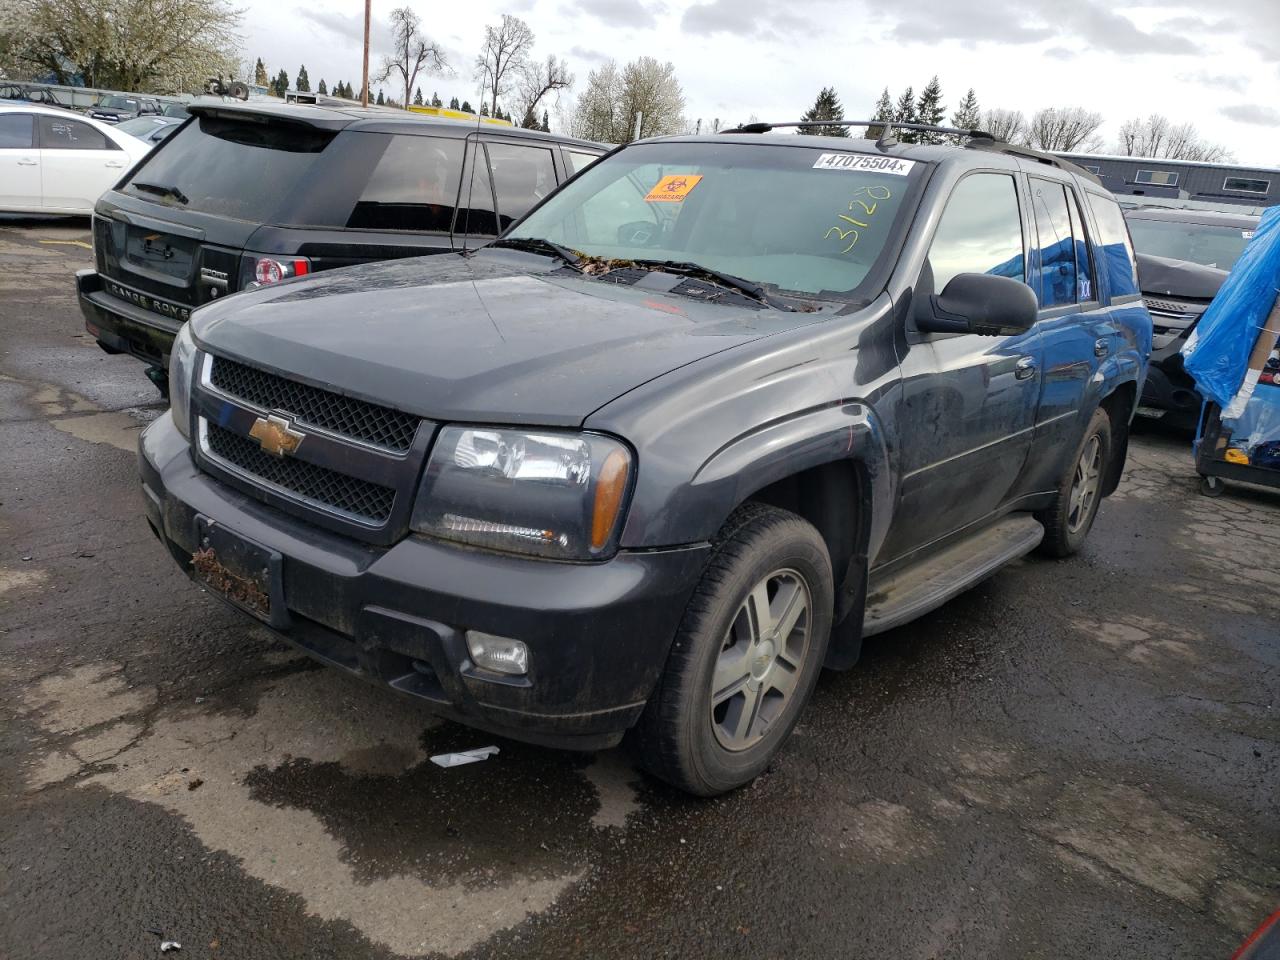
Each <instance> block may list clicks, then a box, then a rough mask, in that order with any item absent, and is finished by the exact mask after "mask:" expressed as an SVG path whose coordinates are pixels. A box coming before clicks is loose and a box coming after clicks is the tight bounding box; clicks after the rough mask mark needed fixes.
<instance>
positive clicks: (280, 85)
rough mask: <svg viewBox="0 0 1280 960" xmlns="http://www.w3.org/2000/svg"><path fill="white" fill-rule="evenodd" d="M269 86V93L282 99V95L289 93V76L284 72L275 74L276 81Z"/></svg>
mask: <svg viewBox="0 0 1280 960" xmlns="http://www.w3.org/2000/svg"><path fill="white" fill-rule="evenodd" d="M271 86H272V89H271V92H272V93H274V94H275V95H276V96H277V97H280V98H282V99H283V98H284V95H285V94H286V93H288V92H289V75H288V74H287V73H285V72H284V70H281V71H280V72H279V73H277V74H276V79H275V81H274V83H272V85H271Z"/></svg>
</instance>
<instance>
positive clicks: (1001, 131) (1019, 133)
mask: <svg viewBox="0 0 1280 960" xmlns="http://www.w3.org/2000/svg"><path fill="white" fill-rule="evenodd" d="M981 128H982V129H983V130H985V131H987V133H989V134H991V135H992V136H993V137H995V138H996V139H997V140H1003V141H1004V142H1005V143H1026V140H1027V118H1026V117H1025V116H1023V114H1022V111H1021V110H1001V109H999V108H997V109H994V110H983V111H982V123H981Z"/></svg>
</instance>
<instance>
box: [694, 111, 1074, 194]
mask: <svg viewBox="0 0 1280 960" xmlns="http://www.w3.org/2000/svg"><path fill="white" fill-rule="evenodd" d="M778 127H883V128H884V129H883V130H882V131H881V133H880V137H879V139H877V140H876V149H877V150H880V151H882V152H883V151H884V150H885V148H887V147H895V146H897V145H898V143H899V140H898V138H897V137H895V136H894V135H893V132H894V131H895V130H916V131H924V132H927V133H943V134H947V135H948V136H953V137H964V138H966V139H967V141H968V142H967V143H965V147H966V148H968V149H972V150H990V151H993V152H995V153H1005V154H1009V155H1011V156H1015V157H1023V158H1025V159H1027V160H1035V161H1036V162H1037V163H1043V164H1046V165H1047V166H1051V167H1057V168H1058V169H1059V170H1069V171H1071V172H1072V173H1075V174H1079V175H1080V176H1084V177H1088V178H1090V179H1092V180H1097V179H1098V178H1097V177H1095V176H1094V175H1093V174H1092V173H1090V172H1089V171H1088V170H1085V169H1084V168H1083V167H1080V166H1077V165H1076V164H1074V163H1072V162H1071V161H1070V160H1064V159H1063V158H1061V157H1055V156H1054V155H1053V154H1050V153H1043V152H1041V151H1039V150H1033V149H1032V148H1031V147H1019V146H1016V145H1015V144H1012V143H1006V142H1005V141H1003V140H997V139H996V137H995V135H994V134H990V133H987V131H985V130H961V129H959V128H958V127H939V126H935V125H934V124H931V123H899V122H898V121H896V120H788V121H787V122H785V123H744V124H740V125H738V126H736V127H733V128H731V129H729V130H721V131H719V132H720V133H768V132H769V131H771V130H775V129H777V128H778Z"/></svg>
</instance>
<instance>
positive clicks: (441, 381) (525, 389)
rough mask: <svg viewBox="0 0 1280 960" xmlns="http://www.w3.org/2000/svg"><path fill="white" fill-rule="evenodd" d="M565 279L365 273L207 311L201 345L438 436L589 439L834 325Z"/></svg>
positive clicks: (429, 260)
mask: <svg viewBox="0 0 1280 960" xmlns="http://www.w3.org/2000/svg"><path fill="white" fill-rule="evenodd" d="M556 267H557V264H555V263H554V262H552V261H550V260H549V259H547V258H543V257H538V256H534V255H529V254H522V253H515V252H511V251H500V252H499V251H487V252H482V253H480V254H476V255H473V256H471V257H462V256H458V255H453V254H446V255H443V256H435V257H424V258H417V259H413V260H397V261H393V262H384V263H374V264H367V265H364V266H359V267H351V268H347V269H343V270H334V271H328V272H325V273H322V274H318V275H315V276H312V277H307V278H303V279H300V280H296V281H289V282H286V283H283V284H280V285H279V286H275V287H270V288H264V289H260V290H256V291H253V292H250V293H242V294H237V295H236V296H234V297H231V298H229V299H227V300H223V301H219V302H215V303H211V304H209V305H208V306H205V307H202V308H201V309H200V310H198V311H197V312H196V313H195V314H194V315H193V316H192V320H191V322H192V324H193V326H192V332H193V333H194V334H195V337H196V339H197V341H199V342H200V343H201V344H202V345H203V346H205V347H207V348H208V349H211V350H212V351H214V352H215V353H219V354H223V355H227V356H232V357H234V358H236V359H238V360H240V361H242V362H245V363H248V364H251V365H254V366H259V367H265V368H267V369H270V370H273V371H275V372H277V373H281V374H285V375H288V376H289V377H291V378H293V379H298V380H303V381H309V382H311V383H313V384H315V385H318V386H323V387H327V388H329V389H336V390H338V391H340V392H342V393H348V394H351V395H353V396H357V397H361V398H363V399H367V400H372V401H374V402H378V403H382V404H386V405H390V406H393V407H397V408H399V409H402V410H405V411H408V412H410V413H415V414H418V415H420V416H424V417H428V418H431V419H435V420H471V421H487V422H496V423H517V424H542V425H545V426H579V425H580V424H581V423H582V422H583V421H584V420H585V419H586V417H587V416H588V415H589V414H591V413H592V412H593V411H595V410H597V409H599V408H600V407H601V406H603V405H604V404H606V403H608V402H609V401H610V400H613V399H615V398H616V397H618V396H621V395H622V394H624V393H626V392H627V391H628V390H631V389H633V388H634V387H637V386H639V385H640V384H642V383H644V382H646V381H648V380H651V379H653V378H655V377H659V376H661V375H662V374H664V373H667V372H669V371H671V370H674V369H675V368H677V367H681V366H684V365H685V364H688V363H692V362H693V361H695V360H699V359H701V358H703V357H707V356H710V355H712V354H714V353H719V352H720V351H722V350H726V349H729V348H731V347H734V346H738V345H740V344H743V343H747V342H750V341H752V340H755V339H758V338H760V337H763V336H767V335H769V334H771V333H776V332H779V331H781V330H785V329H789V328H792V327H796V326H801V325H804V324H808V323H813V322H815V321H818V320H821V319H823V318H824V317H825V316H830V312H829V311H824V312H821V313H799V312H797V313H788V312H783V311H777V310H769V309H755V308H752V307H735V306H726V305H717V304H712V303H703V302H699V301H695V300H692V299H690V298H687V297H684V296H679V295H671V294H667V293H664V292H662V291H661V290H653V289H641V288H640V287H621V286H616V285H613V284H610V283H607V282H604V281H600V280H590V279H587V278H585V277H579V276H577V275H575V274H572V273H570V272H568V271H566V270H557V269H556ZM660 276H661V278H663V279H666V280H672V281H674V280H675V278H672V277H670V276H669V275H667V274H662V275H660ZM658 279H659V275H655V276H654V280H655V281H657V280H658ZM658 285H660V284H656V283H655V284H654V286H658ZM668 285H669V284H668Z"/></svg>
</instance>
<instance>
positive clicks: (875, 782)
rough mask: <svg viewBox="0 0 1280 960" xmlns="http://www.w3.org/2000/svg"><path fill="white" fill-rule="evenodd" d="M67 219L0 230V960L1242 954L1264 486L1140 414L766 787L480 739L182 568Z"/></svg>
mask: <svg viewBox="0 0 1280 960" xmlns="http://www.w3.org/2000/svg"><path fill="white" fill-rule="evenodd" d="M88 240H89V231H88V224H87V222H86V221H84V220H68V221H60V222H56V223H44V224H36V223H21V222H18V223H15V222H12V221H10V222H8V223H0V451H4V453H5V456H3V457H0V715H2V716H3V718H4V720H5V721H6V722H5V723H4V724H3V726H0V957H5V958H8V957H13V958H15V960H16V958H23V960H34V958H45V957H48V958H59V960H63V958H71V957H104V958H116V957H142V956H149V955H151V954H153V953H155V952H157V951H158V948H159V942H160V936H159V935H158V934H157V933H154V932H152V931H160V932H161V933H163V935H164V936H165V937H169V938H172V939H175V940H178V941H180V942H181V943H182V945H183V951H182V953H181V956H182V957H235V958H243V960H252V958H275V957H300V956H307V957H311V958H326V957H335V958H336V957H341V958H364V957H379V958H389V957H396V956H416V955H421V954H431V955H447V956H475V957H504V956H513V957H514V956H519V957H522V958H528V957H546V958H561V957H584V958H596V957H605V956H608V957H611V958H614V960H622V958H629V957H637V958H639V957H645V958H647V957H660V956H661V957H667V956H670V957H735V958H740V957H743V956H747V957H753V958H754V957H761V958H763V957H779V958H781V957H787V958H796V957H864V956H865V957H873V956H874V957H896V958H928V957H942V956H946V957H972V958H1001V957H1007V958H1015V957H1016V958H1027V957H1045V958H1067V957H1081V958H1090V960H1092V958H1098V957H1125V958H1139V957H1151V958H1160V960H1169V958H1197V960H1199V958H1206V957H1226V956H1229V955H1230V953H1231V951H1232V950H1233V949H1234V947H1235V946H1236V945H1237V944H1238V943H1239V942H1240V941H1241V940H1242V939H1243V938H1244V936H1245V935H1246V934H1247V933H1248V932H1249V930H1251V929H1252V928H1253V927H1254V926H1256V925H1257V923H1259V922H1260V921H1261V920H1262V919H1263V917H1265V916H1266V915H1267V914H1268V913H1270V912H1271V910H1272V909H1274V907H1275V905H1276V903H1277V901H1280V818H1278V817H1277V814H1278V813H1280V809H1278V807H1280V716H1278V713H1280V708H1278V707H1277V700H1278V697H1280V599H1277V598H1280V563H1278V562H1277V560H1276V558H1277V557H1278V556H1280V493H1276V492H1272V491H1260V490H1248V489H1244V488H1240V487H1234V488H1232V489H1231V491H1230V492H1229V493H1228V494H1227V495H1226V496H1224V497H1223V498H1221V499H1217V500H1209V499H1205V498H1203V497H1200V496H1199V495H1198V494H1197V478H1196V476H1195V473H1194V470H1193V469H1192V465H1191V457H1190V452H1189V449H1188V446H1189V444H1188V438H1186V437H1184V436H1180V435H1176V434H1171V433H1168V432H1162V431H1158V430H1152V429H1147V430H1144V431H1143V432H1142V433H1141V434H1140V435H1139V436H1138V437H1136V438H1135V441H1134V444H1133V449H1132V451H1131V455H1130V464H1129V470H1128V474H1127V476H1126V478H1125V481H1124V483H1123V485H1122V486H1121V488H1120V491H1119V493H1118V494H1117V495H1116V496H1115V497H1114V498H1112V499H1111V500H1109V501H1107V503H1106V504H1105V505H1104V507H1103V510H1102V514H1101V516H1100V518H1099V521H1098V524H1097V526H1096V527H1095V528H1094V531H1093V534H1092V537H1091V540H1090V542H1089V545H1088V547H1087V548H1086V550H1085V551H1084V553H1083V555H1081V556H1079V557H1077V558H1074V559H1072V560H1069V561H1061V562H1055V561H1044V560H1039V559H1031V560H1026V561H1023V562H1020V563H1018V564H1015V565H1014V566H1012V567H1010V568H1008V569H1007V570H1005V571H1003V572H1002V573H1000V574H999V575H997V576H996V577H994V578H993V579H991V580H990V581H988V582H987V583H986V584H984V585H983V586H981V587H979V588H977V589H975V590H973V591H971V592H970V593H968V594H966V595H965V596H963V597H961V598H959V599H957V600H956V601H954V602H953V603H951V604H949V605H948V606H946V607H945V608H943V609H942V610H940V611H938V612H936V613H935V614H933V615H932V616H929V617H927V618H925V619H923V620H921V621H919V622H917V623H915V624H913V625H911V626H909V627H906V628H903V629H900V630H897V631H894V632H893V633H890V634H886V635H883V636H881V637H877V638H875V640H874V641H871V642H869V643H868V649H867V652H866V654H865V658H864V662H863V663H862V664H861V665H860V666H859V667H858V668H857V669H856V670H854V671H852V672H850V673H846V674H839V675H834V674H833V675H828V676H827V677H825V678H824V680H823V681H822V682H821V683H820V685H819V688H818V691H817V694H816V697H815V700H814V702H813V703H812V704H811V706H810V708H809V710H808V712H807V713H806V714H805V716H804V717H803V719H802V724H801V728H800V730H799V732H798V735H797V736H796V737H795V738H794V739H793V741H792V742H791V744H790V745H789V746H788V748H787V750H786V751H785V752H784V754H783V755H782V756H781V758H780V759H779V760H778V762H777V763H776V764H775V765H774V767H773V768H772V769H771V770H770V771H769V773H768V774H767V775H766V776H764V777H763V778H761V779H760V780H759V781H758V782H757V783H756V784H755V785H754V786H753V787H751V788H749V789H746V790H743V791H740V792H739V793H737V794H734V795H732V796H729V797H725V798H721V799H719V800H715V801H710V802H708V801H695V800H691V799H689V798H686V797H683V796H680V795H677V794H675V793H673V792H672V791H670V790H668V789H666V788H664V787H663V786H661V785H659V784H657V783H655V782H654V781H651V780H648V779H646V778H645V777H643V776H641V775H640V774H638V773H637V772H635V771H634V770H633V769H632V767H631V766H630V765H629V763H628V761H627V759H626V756H625V754H623V753H622V752H613V753H608V754H601V755H598V756H582V755H575V754H568V753H556V752H552V751H547V750H541V749H537V748H533V747H526V746H522V745H520V744H515V743H507V742H505V741H498V745H499V746H500V747H501V753H500V754H499V755H498V756H497V757H495V758H493V759H491V760H489V761H487V762H485V763H481V764H476V765H473V766H468V767H463V768H457V769H452V770H442V769H439V768H437V767H435V766H434V765H432V764H430V763H427V762H426V757H427V756H428V755H430V754H433V753H437V752H440V751H441V750H445V749H450V748H459V749H464V748H468V747H476V746H483V745H485V744H488V743H490V742H491V739H490V738H489V737H487V736H486V735H483V734H478V733H474V732H471V731H469V730H467V729H464V728H461V727H458V726H455V725H452V724H447V723H440V722H438V721H436V720H433V719H432V718H431V717H430V716H429V715H428V714H426V713H425V712H423V710H422V709H421V707H420V706H419V705H418V704H416V703H413V702H409V701H406V700H401V699H397V698H393V697H391V696H390V695H388V694H384V693H383V692H382V691H381V690H378V689H374V688H372V687H366V686H364V685H363V684H361V683H360V682H359V681H357V680H353V679H349V678H347V677H345V676H341V675H339V674H337V673H335V672H332V671H329V670H326V669H323V668H320V667H318V666H316V665H314V664H312V663H311V662H310V661H308V660H307V659H305V658H303V657H301V656H299V655H297V654H295V653H294V652H293V651H292V650H291V649H290V648H289V647H287V646H286V645H285V644H282V643H280V642H277V641H273V640H272V639H271V638H270V636H268V635H267V634H266V633H265V632H264V631H263V630H261V629H259V628H256V627H254V626H252V625H250V624H249V623H247V622H246V621H244V620H242V619H240V618H238V617H237V616H236V615H234V614H232V613H231V612H229V611H227V610H226V609H225V608H224V607H223V606H222V605H220V604H219V603H217V602H216V601H214V600H212V599H210V598H208V597H205V596H204V595H203V594H202V593H201V592H200V591H199V590H198V589H196V588H195V587H194V586H192V585H191V584H190V583H189V582H188V581H187V580H186V579H185V577H183V576H182V575H181V574H180V573H179V572H178V571H177V570H176V569H175V568H174V566H173V564H172V562H171V561H170V560H169V558H168V557H167V555H166V554H165V553H164V551H163V550H162V549H161V548H160V546H159V545H158V544H157V543H156V542H155V540H154V538H153V537H152V535H151V533H150V531H149V530H148V529H147V525H146V523H145V521H144V519H143V516H142V510H141V504H140V501H139V493H138V490H137V481H136V471H135V466H134V456H133V453H132V451H133V447H134V443H135V439H136V436H137V433H138V430H139V429H140V428H141V427H142V426H143V425H144V424H145V423H146V422H147V421H148V420H150V419H152V418H154V417H156V416H158V415H159V414H160V413H161V412H162V410H163V407H162V405H161V404H160V403H159V402H158V399H157V396H156V393H155V390H154V388H152V387H151V385H150V384H149V383H148V382H147V381H146V380H145V379H144V378H143V376H142V367H141V365H140V364H139V363H137V362H136V361H134V360H132V359H129V358H126V357H108V356H106V355H105V354H103V353H102V352H101V351H99V350H98V348H97V347H96V346H95V345H94V344H93V342H92V340H91V339H90V338H88V336H87V335H86V334H85V333H84V329H83V325H82V321H81V318H80V314H79V311H78V309H77V307H76V304H75V299H74V290H73V286H72V281H71V274H72V271H73V270H75V269H76V268H78V267H80V266H84V265H87V264H89V263H90V260H91V254H90V252H89V249H88Z"/></svg>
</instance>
